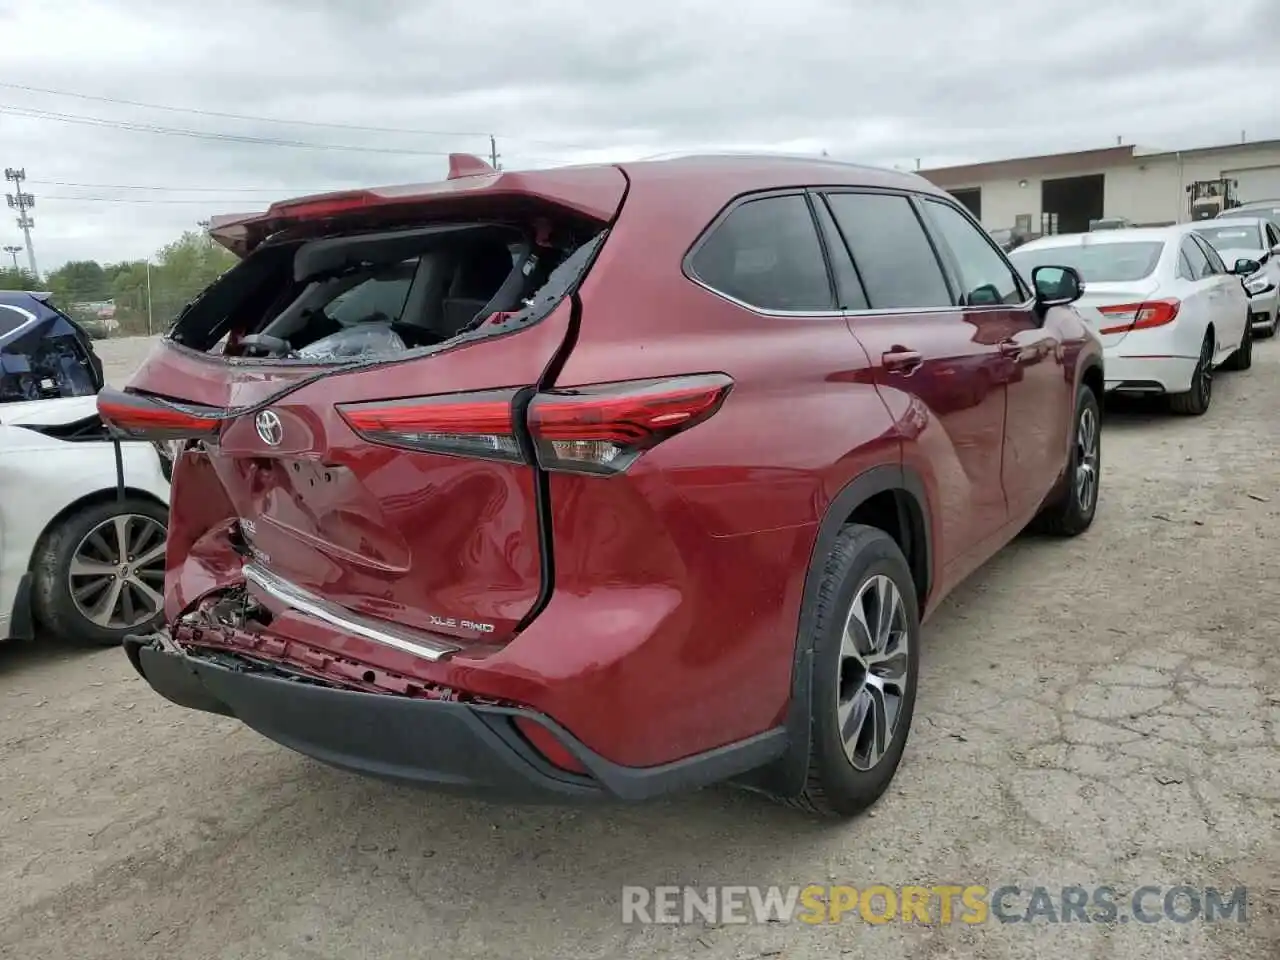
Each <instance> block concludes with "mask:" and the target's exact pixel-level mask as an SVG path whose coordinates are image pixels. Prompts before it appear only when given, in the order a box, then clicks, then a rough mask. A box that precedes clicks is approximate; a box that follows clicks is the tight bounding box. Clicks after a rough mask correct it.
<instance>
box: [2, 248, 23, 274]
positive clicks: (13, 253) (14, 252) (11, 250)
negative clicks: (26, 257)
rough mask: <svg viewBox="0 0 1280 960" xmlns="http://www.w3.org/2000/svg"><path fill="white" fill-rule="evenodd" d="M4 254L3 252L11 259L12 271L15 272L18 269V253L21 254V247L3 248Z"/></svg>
mask: <svg viewBox="0 0 1280 960" xmlns="http://www.w3.org/2000/svg"><path fill="white" fill-rule="evenodd" d="M4 252H5V253H7V254H8V255H9V256H11V257H13V269H14V270H17V269H18V254H20V253H21V252H22V248H21V247H15V246H13V245H9V246H7V247H5V248H4Z"/></svg>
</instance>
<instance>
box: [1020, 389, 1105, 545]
mask: <svg viewBox="0 0 1280 960" xmlns="http://www.w3.org/2000/svg"><path fill="white" fill-rule="evenodd" d="M1090 424H1092V427H1090ZM1090 430H1092V436H1091V437H1090V436H1089V432H1090ZM1082 463H1087V464H1088V465H1089V466H1091V467H1092V475H1093V486H1092V488H1091V489H1088V488H1087V487H1086V488H1084V490H1083V491H1082V487H1081V484H1080V478H1081V469H1080V468H1081V464H1082ZM1101 489H1102V410H1101V407H1100V406H1099V404H1098V398H1097V397H1096V396H1095V395H1094V392H1093V390H1092V389H1090V388H1089V387H1087V386H1084V385H1082V386H1081V387H1080V392H1079V393H1078V394H1077V395H1076V417H1075V422H1074V423H1073V424H1072V427H1071V455H1070V457H1068V459H1067V470H1066V474H1065V475H1064V476H1063V479H1062V488H1061V490H1060V491H1059V492H1058V494H1057V495H1056V496H1055V498H1054V499H1053V500H1052V501H1051V502H1050V503H1048V504H1046V505H1045V507H1044V508H1043V509H1042V510H1041V511H1040V513H1039V514H1038V515H1037V516H1036V519H1035V521H1034V522H1033V523H1032V529H1034V530H1035V531H1036V532H1037V533H1044V534H1048V535H1049V536H1054V537H1075V536H1079V535H1080V534H1082V533H1084V532H1085V531H1086V530H1088V529H1089V527H1090V526H1092V524H1093V517H1094V514H1096V513H1097V511H1098V496H1099V493H1100V492H1101Z"/></svg>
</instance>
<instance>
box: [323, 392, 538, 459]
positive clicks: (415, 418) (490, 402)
mask: <svg viewBox="0 0 1280 960" xmlns="http://www.w3.org/2000/svg"><path fill="white" fill-rule="evenodd" d="M515 395H516V390H515V389H514V388H512V389H510V390H491V391H486V392H484V393H461V394H456V393H455V394H440V395H438V396H434V397H418V398H414V399H411V400H389V401H377V402H373V403H348V404H339V405H338V413H340V414H341V415H342V418H343V419H344V420H346V421H347V423H348V424H349V425H350V426H351V429H352V430H354V431H355V432H356V433H358V434H360V436H362V437H364V438H365V439H366V440H371V441H373V442H374V443H385V444H389V445H391V446H393V447H405V448H406V449H409V450H422V451H425V452H428V453H445V454H451V455H453V456H456V457H480V458H482V459H485V460H513V461H517V462H518V461H521V460H523V459H524V457H523V455H522V453H521V450H520V443H519V441H518V440H517V439H516V435H515V431H514V430H513V429H512V419H511V405H512V402H513V401H514V399H515Z"/></svg>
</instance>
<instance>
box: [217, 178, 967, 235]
mask: <svg viewBox="0 0 1280 960" xmlns="http://www.w3.org/2000/svg"><path fill="white" fill-rule="evenodd" d="M807 186H814V187H872V188H880V189H895V190H903V191H911V192H915V193H924V194H929V195H932V196H935V197H939V198H944V197H948V198H949V194H947V193H946V192H945V191H944V190H942V189H941V188H939V187H937V186H935V185H934V184H933V183H931V182H929V181H928V180H926V179H925V178H924V177H921V176H918V175H917V174H913V173H904V172H902V171H899V170H884V169H881V168H878V167H870V166H864V165H861V164H856V163H846V162H844V161H839V160H831V159H828V158H823V157H796V156H779V155H773V154H738V155H735V154H723V155H721V154H699V155H690V156H683V157H676V158H665V159H650V160H634V161H627V162H618V163H594V164H581V165H577V166H561V167H546V168H542V169H537V170H494V169H493V168H492V167H490V166H489V165H488V164H486V163H484V161H482V160H480V159H478V158H476V157H472V156H470V155H466V154H453V155H450V173H449V176H448V177H447V178H446V179H444V180H439V181H433V182H430V183H416V184H406V185H402V186H390V185H388V186H378V187H369V188H364V189H356V190H342V191H335V192H332V193H321V194H313V195H310V196H304V197H295V198H292V199H289V200H281V201H278V202H276V203H272V204H271V205H270V206H269V207H268V208H267V209H266V210H264V211H260V212H258V213H250V214H228V215H222V216H215V217H212V218H211V219H210V226H209V233H210V235H211V236H212V237H213V238H214V239H215V240H217V241H218V242H219V243H221V244H222V245H223V246H226V247H227V248H228V249H230V250H232V251H233V252H235V253H236V254H237V256H244V255H245V253H247V252H248V251H249V250H251V249H253V248H254V247H256V246H257V245H258V244H259V243H261V242H262V241H263V239H265V237H266V236H267V235H269V234H270V233H273V232H275V231H277V230H279V229H281V228H283V227H284V226H286V225H287V224H289V223H291V222H296V220H297V219H298V218H300V217H301V216H303V215H304V214H302V213H300V212H299V211H300V209H302V208H306V211H307V212H306V214H305V215H307V216H312V217H316V218H319V217H320V216H322V214H320V213H317V212H315V208H316V207H320V208H325V207H332V206H333V205H339V204H340V205H342V206H343V207H345V208H346V209H348V210H354V209H359V208H364V207H375V206H383V207H390V206H394V205H397V204H415V203H418V202H421V201H425V200H445V199H447V198H452V199H456V198H458V197H459V196H461V195H464V194H471V195H473V196H478V195H486V194H487V195H490V196H511V195H524V196H540V197H542V198H543V199H547V200H551V201H553V202H556V203H557V204H559V205H561V206H563V207H565V208H566V209H570V210H573V211H576V212H577V213H580V214H584V215H586V216H588V217H591V218H593V219H597V220H602V221H609V220H612V218H613V217H614V216H615V215H616V213H617V210H618V207H619V204H620V202H621V199H622V197H623V196H625V195H626V194H627V191H628V189H631V190H633V191H635V190H637V188H639V189H638V191H637V193H636V195H642V196H645V197H647V198H648V199H650V200H655V199H656V200H658V201H659V202H665V203H666V204H668V205H673V206H677V207H678V206H681V205H682V204H684V203H685V201H686V199H687V198H696V199H698V200H699V201H714V202H715V207H716V208H717V209H718V208H719V207H721V206H723V205H724V204H725V203H727V202H729V201H730V200H732V199H733V198H735V197H738V196H741V195H742V194H746V193H755V192H763V191H767V190H786V189H795V188H800V187H807ZM699 209H700V215H701V203H699Z"/></svg>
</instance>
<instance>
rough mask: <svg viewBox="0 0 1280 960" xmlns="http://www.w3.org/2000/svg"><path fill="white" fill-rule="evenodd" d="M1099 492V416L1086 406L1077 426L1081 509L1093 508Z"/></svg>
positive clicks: (1078, 489)
mask: <svg viewBox="0 0 1280 960" xmlns="http://www.w3.org/2000/svg"><path fill="white" fill-rule="evenodd" d="M1097 493H1098V416H1097V414H1095V413H1094V412H1093V410H1091V409H1088V408H1086V409H1085V410H1083V411H1082V412H1081V414H1080V423H1079V425H1078V426H1077V427H1076V502H1077V503H1078V504H1079V505H1080V509H1081V511H1083V512H1084V513H1088V512H1089V511H1090V510H1091V509H1092V508H1093V499H1094V497H1095V496H1097Z"/></svg>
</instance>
